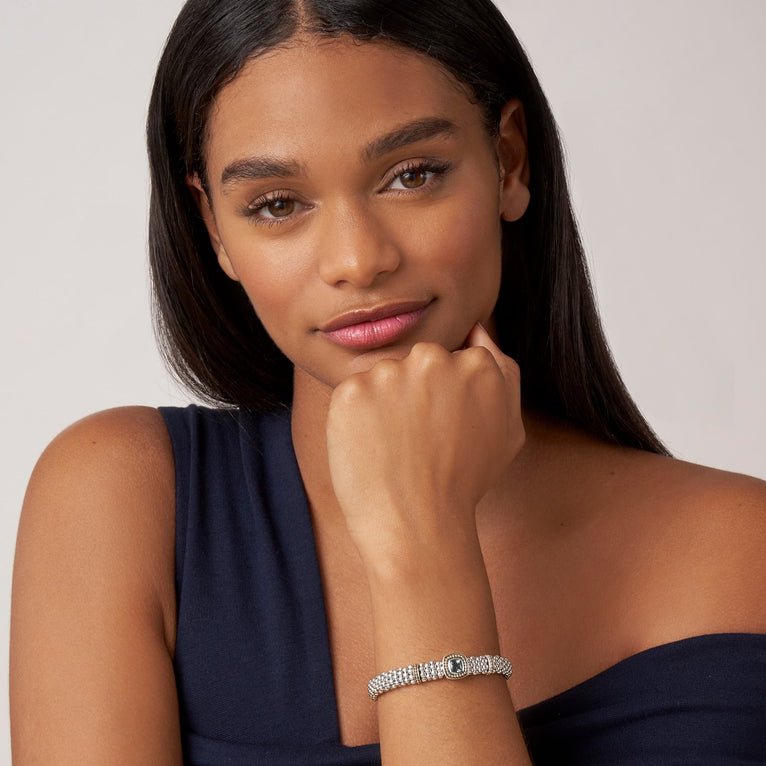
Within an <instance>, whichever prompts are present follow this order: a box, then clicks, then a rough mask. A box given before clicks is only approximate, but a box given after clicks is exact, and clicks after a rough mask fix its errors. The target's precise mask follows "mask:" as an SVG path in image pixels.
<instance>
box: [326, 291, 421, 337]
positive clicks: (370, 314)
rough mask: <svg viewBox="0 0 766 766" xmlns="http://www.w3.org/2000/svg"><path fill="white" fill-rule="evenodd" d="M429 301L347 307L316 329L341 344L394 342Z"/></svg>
mask: <svg viewBox="0 0 766 766" xmlns="http://www.w3.org/2000/svg"><path fill="white" fill-rule="evenodd" d="M430 305H431V301H420V302H417V303H399V304H390V305H388V306H383V307H381V308H378V309H372V310H369V309H361V310H357V311H350V312H348V313H347V314H343V315H342V316H340V317H337V318H336V319H333V320H332V321H331V322H328V323H327V324H326V325H324V326H323V327H321V328H320V332H321V333H322V334H323V335H324V336H325V337H327V338H328V339H329V340H331V341H332V342H333V343H336V344H337V345H339V346H343V347H344V348H349V349H372V348H377V347H379V346H385V345H387V344H389V343H394V342H396V341H397V340H398V339H399V338H401V337H402V336H403V335H404V334H405V333H407V332H408V331H409V330H411V329H412V328H413V327H414V326H415V325H416V324H417V323H418V322H419V321H420V318H421V317H422V316H423V313H424V312H425V310H426V309H427V308H428V307H429V306H430Z"/></svg>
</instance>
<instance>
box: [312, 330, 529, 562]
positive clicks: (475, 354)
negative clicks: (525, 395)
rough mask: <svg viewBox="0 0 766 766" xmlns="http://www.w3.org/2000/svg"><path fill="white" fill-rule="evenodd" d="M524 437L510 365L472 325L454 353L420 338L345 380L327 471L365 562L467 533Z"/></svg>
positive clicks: (331, 419)
mask: <svg viewBox="0 0 766 766" xmlns="http://www.w3.org/2000/svg"><path fill="white" fill-rule="evenodd" d="M523 443H524V427H523V424H522V421H521V406H520V385H519V368H518V365H517V364H516V363H515V362H514V361H513V360H512V359H510V358H509V357H507V356H505V355H504V354H503V353H502V351H500V349H499V348H498V347H497V346H496V345H495V343H494V342H493V341H492V339H491V338H490V336H489V335H488V334H487V332H486V331H485V330H484V328H483V327H481V326H480V325H476V326H474V328H473V329H472V330H471V333H470V334H469V336H468V338H467V340H466V346H465V348H463V349H461V350H459V351H455V352H452V353H450V352H449V351H447V350H445V349H444V348H443V347H442V346H439V345H438V344H435V343H418V344H416V345H415V346H413V348H412V350H411V351H410V353H409V355H408V356H407V357H406V358H404V359H402V360H400V361H394V360H384V361H381V362H378V363H377V364H376V365H375V366H374V367H373V368H372V369H371V370H369V371H368V372H364V373H359V374H356V375H352V376H350V377H349V378H347V379H346V380H344V381H343V382H342V383H340V384H339V385H338V386H337V387H336V389H335V391H334V392H333V395H332V400H331V403H330V410H329V415H328V420H327V445H328V455H329V462H330V475H331V478H332V482H333V487H334V490H335V494H336V496H337V499H338V502H339V503H340V506H341V509H342V511H343V513H344V515H345V518H346V523H347V526H348V529H349V532H350V534H351V536H352V538H353V540H354V542H355V543H356V545H357V547H358V548H359V551H360V554H361V556H362V559H363V561H365V563H368V564H370V565H375V564H379V563H380V562H381V561H383V563H384V564H388V563H390V562H391V561H398V560H402V558H403V557H404V558H405V559H406V558H407V557H408V556H412V555H416V553H417V552H418V551H421V552H422V549H423V546H422V541H424V540H432V541H434V542H437V541H438V542H440V544H441V541H449V540H451V539H452V540H456V541H459V540H464V539H465V536H466V535H471V536H472V537H473V538H475V537H476V518H475V510H476V505H477V504H478V502H479V500H480V499H481V498H482V497H483V496H484V494H485V493H486V492H487V491H488V490H489V489H490V488H491V487H492V486H494V484H495V483H496V482H497V480H498V478H499V477H500V475H501V474H502V472H503V471H504V469H505V468H506V467H507V466H508V464H509V463H510V462H511V460H513V458H514V457H515V456H516V454H517V453H518V452H519V450H520V449H521V447H522V445H523Z"/></svg>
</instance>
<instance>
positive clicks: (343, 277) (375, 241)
mask: <svg viewBox="0 0 766 766" xmlns="http://www.w3.org/2000/svg"><path fill="white" fill-rule="evenodd" d="M520 115H521V110H520V109H516V108H515V107H514V105H513V104H511V105H509V106H508V107H506V110H504V117H503V120H502V122H501V131H500V136H499V137H498V138H493V137H490V135H489V134H488V132H487V130H486V128H485V127H484V123H483V115H482V112H481V110H480V109H479V107H477V106H476V105H475V104H473V103H472V102H471V101H470V99H469V96H468V94H467V92H466V90H465V89H464V88H463V87H462V86H461V85H459V84H458V83H457V82H456V81H455V80H454V79H453V78H452V77H451V76H449V75H448V74H446V73H445V72H444V71H443V70H442V69H441V68H440V67H439V66H438V65H437V64H436V63H435V62H433V61H432V60H430V59H429V58H427V57H425V56H422V55H419V54H417V53H412V52H407V51H403V50H401V49H398V48H394V47H392V46H389V45H385V44H379V43H359V42H355V41H352V40H344V39H339V40H332V41H319V42H316V41H312V42H308V41H306V42H304V43H301V42H297V41H294V42H292V43H291V44H289V45H288V46H287V47H284V48H280V49H277V50H275V51H272V52H269V53H267V54H265V55H262V56H260V57H258V58H256V59H254V60H253V61H251V62H250V63H249V64H248V65H247V66H246V67H245V68H244V69H243V70H242V72H241V73H240V74H239V76H238V77H237V78H236V79H235V80H234V81H233V82H232V83H231V84H229V85H228V86H226V87H225V88H224V89H223V90H222V91H221V93H220V94H219V96H218V98H217V100H216V102H215V105H214V107H213V109H212V111H211V115H210V118H209V123H208V126H207V136H208V138H207V142H206V145H205V155H206V168H207V176H208V190H209V193H210V203H211V206H208V204H207V200H206V198H205V195H204V194H203V193H202V192H201V189H200V185H199V181H198V180H197V179H190V181H191V183H192V185H193V187H194V190H195V193H196V195H197V198H198V200H199V203H200V207H201V210H202V212H203V215H204V217H205V221H206V223H207V226H208V230H209V231H210V235H211V239H212V242H213V246H214V248H215V250H216V252H217V254H218V259H219V262H220V264H221V267H222V268H223V269H224V270H225V271H226V273H227V274H228V275H229V276H230V277H231V278H232V279H236V280H238V281H239V282H240V283H241V284H242V286H243V288H244V289H245V291H246V292H247V294H248V296H249V298H250V301H251V302H252V305H253V307H254V309H255V311H256V313H257V314H258V317H259V318H260V320H261V322H262V323H263V325H264V327H265V328H266V331H267V332H268V333H269V334H270V335H271V337H272V338H273V339H274V341H275V342H276V344H277V346H279V348H280V349H281V350H282V352H283V353H284V354H285V355H286V356H287V357H288V358H289V359H290V360H291V361H292V362H293V363H294V365H295V367H296V376H297V378H299V377H300V376H303V375H308V376H311V377H312V378H314V379H316V380H319V381H321V382H322V383H324V384H326V385H328V386H330V387H333V386H335V385H337V383H339V382H340V381H341V380H343V379H344V378H345V377H346V376H348V375H349V374H351V373H354V372H359V371H362V370H365V369H368V368H369V367H371V366H372V365H373V364H374V363H375V362H376V361H378V360H380V359H383V358H402V357H403V356H405V355H406V354H407V353H408V351H409V349H410V347H411V346H412V344H414V343H415V342H417V341H431V342H436V343H439V344H441V345H442V346H444V347H445V348H447V349H449V350H454V349H457V348H459V347H460V346H461V345H462V344H463V342H464V340H465V338H466V336H467V334H468V332H469V331H470V329H471V327H472V326H473V325H474V323H475V322H477V321H481V322H483V323H485V324H491V318H492V311H493V308H494V305H495V302H496V300H497V295H498V290H499V286H500V242H501V216H503V215H504V216H505V217H506V218H507V219H514V218H517V217H519V216H520V215H521V214H522V213H523V210H524V208H525V207H526V202H527V200H528V193H527V191H526V187H525V185H524V183H523V181H524V180H525V179H524V174H525V172H526V171H525V169H524V164H525V157H526V155H525V147H524V141H523V128H522V127H521V126H522V124H523V118H521V116H520ZM297 378H296V384H297V383H298V379H297Z"/></svg>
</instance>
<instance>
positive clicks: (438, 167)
mask: <svg viewBox="0 0 766 766" xmlns="http://www.w3.org/2000/svg"><path fill="white" fill-rule="evenodd" d="M449 168H450V166H449V165H448V164H447V163H445V162H437V161H435V160H429V161H427V162H419V163H411V164H409V165H406V166H405V167H404V168H401V169H399V170H398V171H396V174H395V175H394V178H393V180H392V181H391V183H390V184H389V185H388V188H389V189H392V190H393V191H415V190H417V189H423V188H425V187H427V186H431V185H432V184H434V183H436V182H437V181H438V180H440V179H441V177H442V176H444V175H445V174H446V173H447V171H448V170H449Z"/></svg>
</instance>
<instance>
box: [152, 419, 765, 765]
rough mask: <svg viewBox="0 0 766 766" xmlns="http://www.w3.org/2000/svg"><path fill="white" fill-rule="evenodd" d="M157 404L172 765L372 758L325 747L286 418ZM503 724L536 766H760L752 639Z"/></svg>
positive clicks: (626, 677) (307, 540) (310, 585)
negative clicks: (167, 450) (172, 588)
mask: <svg viewBox="0 0 766 766" xmlns="http://www.w3.org/2000/svg"><path fill="white" fill-rule="evenodd" d="M160 411H161V413H162V416H163V417H164V419H165V423H166V425H167V428H168V432H169V434H170V438H171V442H172V446H173V455H174V459H175V473H176V590H177V597H178V634H177V644H176V649H175V656H174V665H175V674H176V681H177V687H178V700H179V707H180V716H181V730H182V739H183V749H184V761H185V763H187V764H191V765H193V766H225V765H228V766H253V765H254V764H269V766H369V765H371V764H379V763H380V748H379V746H378V745H377V744H371V745H363V746H360V747H348V746H344V745H342V744H341V742H340V733H339V727H338V714H337V705H336V699H335V689H334V684H333V671H332V664H331V658H330V644H329V638H328V631H327V618H326V613H325V606H324V596H323V592H322V585H321V580H320V573H319V564H318V561H317V552H316V548H315V543H314V532H313V528H312V524H311V517H310V512H309V508H308V503H307V500H306V496H305V493H304V489H303V483H302V481H301V476H300V472H299V470H298V465H297V462H296V458H295V453H294V450H293V445H292V439H291V431H290V413H289V412H288V411H285V412H280V413H275V414H267V415H262V414H255V413H251V412H247V411H241V410H216V409H208V408H204V407H198V406H196V405H192V406H190V407H186V408H172V407H167V408H160ZM370 704H373V703H370ZM518 717H519V721H520V724H521V727H522V731H523V732H524V736H525V738H526V741H527V744H528V748H529V753H530V755H531V757H532V760H533V762H534V763H535V764H536V766H547V765H548V764H551V765H553V764H555V766H570V765H571V766H671V765H672V766H695V765H697V764H699V765H700V766H702V765H703V764H704V765H705V766H724V764H725V765H726V766H736V765H737V764H742V765H743V766H744V764H748V765H752V764H766V636H765V635H758V634H746V633H731V634H717V635H703V636H698V637H696V638H689V639H684V640H681V641H676V642H674V643H670V644H665V645H663V646H658V647H656V648H653V649H648V650H647V651H643V652H641V653H639V654H636V655H634V656H632V657H629V658H627V659H625V660H623V661H621V662H619V663H617V664H616V665H614V666H612V667H610V668H608V669H607V670H605V671H603V672H601V673H599V674H598V675H596V676H594V677H592V678H590V679H589V680H587V681H585V682H583V683H581V684H578V685H577V686H575V687H573V688H571V689H569V690H568V691H565V692H563V693H562V694H558V695H556V696H555V697H552V698H550V699H547V700H544V701H543V702H540V703H539V704H536V705H533V706H531V707H528V708H525V709H523V710H520V711H519V713H518Z"/></svg>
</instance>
